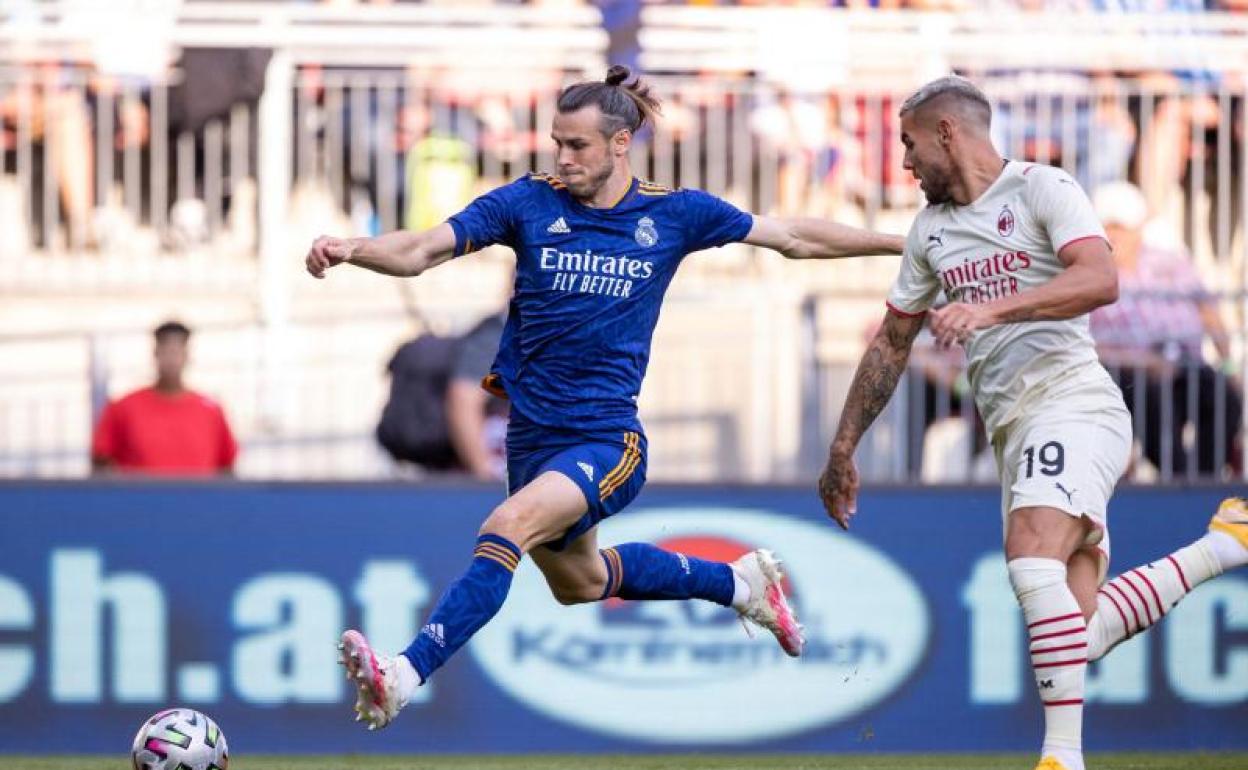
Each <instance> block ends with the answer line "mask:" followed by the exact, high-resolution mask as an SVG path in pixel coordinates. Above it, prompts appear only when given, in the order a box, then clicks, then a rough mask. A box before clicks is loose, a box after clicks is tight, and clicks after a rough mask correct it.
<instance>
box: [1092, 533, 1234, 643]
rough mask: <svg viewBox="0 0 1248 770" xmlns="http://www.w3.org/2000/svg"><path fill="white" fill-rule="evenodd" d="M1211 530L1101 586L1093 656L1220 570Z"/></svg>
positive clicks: (1159, 616)
mask: <svg viewBox="0 0 1248 770" xmlns="http://www.w3.org/2000/svg"><path fill="white" fill-rule="evenodd" d="M1212 534H1221V533H1210V535H1212ZM1210 535H1205V536H1204V537H1202V538H1201V539H1199V540H1197V541H1196V542H1195V543H1192V544H1191V545H1189V546H1187V547H1186V548H1180V549H1179V550H1177V551H1175V552H1174V553H1172V554H1170V555H1169V556H1167V557H1165V558H1164V559H1158V560H1157V561H1155V562H1153V563H1152V564H1146V565H1145V566H1143V567H1137V568H1135V569H1133V570H1130V571H1129V572H1124V573H1122V574H1121V575H1119V576H1118V577H1116V578H1114V579H1113V580H1111V581H1109V582H1108V583H1106V584H1105V585H1104V586H1102V587H1101V590H1100V592H1098V593H1097V596H1096V614H1095V615H1093V616H1092V620H1091V621H1089V622H1088V659H1089V660H1099V659H1100V658H1101V657H1103V656H1104V655H1105V653H1107V652H1109V651H1110V650H1112V649H1114V647H1116V646H1117V645H1118V644H1119V643H1120V642H1123V641H1125V640H1127V639H1130V638H1131V637H1133V636H1135V635H1136V634H1138V633H1139V632H1141V631H1143V630H1145V629H1146V628H1149V627H1151V626H1152V625H1153V624H1155V623H1156V622H1157V621H1159V620H1161V619H1162V618H1163V617H1164V616H1165V614H1166V613H1167V612H1169V611H1170V610H1172V609H1174V606H1175V605H1176V604H1178V603H1179V600H1180V599H1182V598H1183V597H1184V596H1187V594H1188V593H1189V592H1190V591H1191V590H1192V589H1193V588H1195V587H1196V586H1198V585H1200V584H1201V583H1203V582H1205V581H1206V580H1209V579H1210V578H1215V577H1217V576H1218V575H1221V574H1222V570H1223V569H1224V567H1226V565H1225V564H1224V563H1223V560H1222V559H1220V558H1219V555H1218V553H1217V552H1216V550H1215V548H1214V544H1213V543H1211V542H1210ZM1228 539H1229V538H1228Z"/></svg>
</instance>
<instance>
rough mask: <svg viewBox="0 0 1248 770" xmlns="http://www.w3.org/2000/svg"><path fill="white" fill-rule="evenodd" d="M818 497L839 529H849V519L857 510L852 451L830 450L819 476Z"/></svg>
mask: <svg viewBox="0 0 1248 770" xmlns="http://www.w3.org/2000/svg"><path fill="white" fill-rule="evenodd" d="M819 497H820V498H822V499H823V507H824V508H826V509H827V511H828V515H829V516H831V517H832V518H833V519H834V520H836V523H837V524H840V525H841V529H849V519H850V517H851V516H853V515H854V514H855V513H857V511H858V468H857V467H856V466H855V465H854V456H853V453H852V452H849V453H846V452H840V451H837V450H836V449H835V448H834V449H833V450H832V454H831V455H830V456H829V457H828V464H827V466H826V467H825V468H824V469H823V475H821V476H820V477H819Z"/></svg>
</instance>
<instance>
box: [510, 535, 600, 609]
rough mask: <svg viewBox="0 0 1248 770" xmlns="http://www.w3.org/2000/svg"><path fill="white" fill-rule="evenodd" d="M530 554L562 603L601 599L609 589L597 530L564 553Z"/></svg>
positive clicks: (542, 550) (545, 550)
mask: <svg viewBox="0 0 1248 770" xmlns="http://www.w3.org/2000/svg"><path fill="white" fill-rule="evenodd" d="M529 555H530V556H531V557H532V559H533V563H534V564H536V565H537V568H538V569H540V570H541V571H542V575H543V577H545V578H546V584H547V585H548V586H550V593H551V594H552V595H553V596H554V597H555V599H556V600H558V601H559V603H560V604H577V603H580V602H592V601H597V600H598V599H600V598H602V594H603V592H604V591H605V589H606V587H607V567H606V565H605V564H604V563H603V561H602V554H601V552H599V550H598V530H597V528H593V529H590V530H588V531H587V532H585V533H584V534H582V535H581V536H580V537H578V538H577V539H575V540H573V541H572V542H570V543H568V545H567V547H566V548H564V549H563V550H561V551H555V550H552V549H550V548H534V549H533V550H532V551H530V552H529Z"/></svg>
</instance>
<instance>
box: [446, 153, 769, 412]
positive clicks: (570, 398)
mask: <svg viewBox="0 0 1248 770" xmlns="http://www.w3.org/2000/svg"><path fill="white" fill-rule="evenodd" d="M450 223H451V226H452V227H453V228H454V230H455V254H456V255H457V256H458V255H461V254H466V253H468V252H471V251H475V250H477V249H481V248H485V247H486V246H490V245H492V244H496V243H497V244H503V245H506V246H510V247H511V248H512V249H514V250H515V252H516V284H515V292H514V294H513V296H512V300H511V308H510V312H509V314H508V318H507V325H506V328H505V329H504V330H503V336H502V340H501V341H500V343H499V350H498V356H497V357H496V358H495V360H494V366H493V368H492V370H491V373H490V376H489V377H488V378H487V386H490V387H491V389H501V390H503V391H505V392H506V395H507V396H508V397H509V398H510V399H511V402H512V406H513V408H515V409H518V410H519V411H520V412H521V413H522V414H523V415H524V416H525V417H527V418H528V419H529V420H531V421H533V422H536V423H538V424H539V425H543V426H546V427H551V428H566V429H574V430H587V431H598V430H637V429H638V428H639V427H640V425H639V423H638V421H637V395H638V393H639V392H640V390H641V380H642V377H643V376H644V375H645V373H646V364H647V362H648V361H649V358H650V340H651V337H652V336H653V335H654V326H655V324H656V323H657V322H658V319H659V306H660V304H661V303H662V302H663V295H664V293H665V292H666V291H667V287H668V284H670V283H671V280H672V276H673V275H674V274H675V272H676V268H677V267H678V266H679V265H680V261H681V259H683V258H684V256H685V255H686V254H689V253H690V252H693V251H698V250H700V249H706V248H710V247H712V246H723V245H724V244H726V243H731V242H733V241H739V240H741V239H743V238H745V236H746V235H747V234H748V233H749V231H750V227H751V226H752V225H753V218H752V217H751V216H750V215H749V214H747V213H745V212H743V211H741V210H740V209H737V208H736V207H734V206H731V205H729V204H728V203H725V202H724V201H722V200H720V199H719V198H716V197H715V196H713V195H709V194H707V193H705V192H701V191H699V190H676V191H672V190H669V189H667V188H664V187H660V186H658V185H654V184H651V183H649V182H642V181H639V180H636V179H634V180H633V181H632V184H631V185H630V186H629V188H628V192H627V193H625V195H624V197H623V198H621V199H620V201H619V202H618V203H617V204H616V205H615V206H613V207H611V208H606V209H595V208H590V207H588V206H585V205H582V204H581V203H579V202H577V201H576V200H575V199H574V198H573V197H572V196H571V195H570V194H569V193H568V191H567V189H566V188H565V186H564V185H563V183H562V182H560V181H559V180H558V179H557V178H555V177H551V176H548V175H545V174H531V175H529V176H526V177H524V178H521V179H518V180H516V181H515V182H512V183H511V184H509V185H506V186H504V187H500V188H498V189H496V190H494V191H492V192H490V193H487V194H485V195H483V196H481V197H480V198H477V199H476V200H475V201H473V202H472V203H471V204H469V206H468V207H467V208H466V209H464V210H463V211H461V212H460V213H458V214H456V215H455V216H453V217H451V218H450Z"/></svg>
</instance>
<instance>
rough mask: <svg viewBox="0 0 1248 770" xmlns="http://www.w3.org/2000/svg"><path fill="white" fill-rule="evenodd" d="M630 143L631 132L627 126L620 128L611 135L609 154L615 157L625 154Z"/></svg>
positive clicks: (630, 145) (631, 142) (631, 140)
mask: <svg viewBox="0 0 1248 770" xmlns="http://www.w3.org/2000/svg"><path fill="white" fill-rule="evenodd" d="M632 144H633V132H632V131H629V130H628V129H627V128H621V129H620V130H619V131H616V132H615V134H613V135H612V136H611V154H612V155H615V156H616V157H622V156H624V155H627V154H628V151H629V148H631V147H632Z"/></svg>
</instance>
